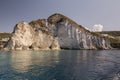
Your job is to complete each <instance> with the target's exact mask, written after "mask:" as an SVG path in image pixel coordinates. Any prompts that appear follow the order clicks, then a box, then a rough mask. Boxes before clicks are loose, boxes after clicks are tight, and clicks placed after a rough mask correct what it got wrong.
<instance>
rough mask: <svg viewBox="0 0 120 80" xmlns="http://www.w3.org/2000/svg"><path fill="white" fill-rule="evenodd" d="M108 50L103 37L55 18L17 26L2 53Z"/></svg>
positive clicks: (62, 18) (68, 21) (106, 40)
mask: <svg viewBox="0 0 120 80" xmlns="http://www.w3.org/2000/svg"><path fill="white" fill-rule="evenodd" d="M60 48H61V49H110V48H111V47H110V43H109V41H108V39H107V38H106V37H103V36H101V35H97V34H95V33H92V32H90V31H88V30H86V29H85V28H84V27H82V26H81V25H78V24H77V23H75V22H74V21H72V20H70V19H69V18H67V17H65V16H63V15H61V14H54V15H52V16H50V17H49V18H48V19H47V20H46V19H39V20H36V21H32V22H30V23H29V24H28V23H26V22H21V23H18V24H17V25H16V26H15V28H14V31H13V33H12V37H11V38H10V40H9V41H8V43H7V44H6V46H5V49H12V50H23V49H25V50H28V49H33V50H41V49H43V50H48V49H57V50H58V49H60Z"/></svg>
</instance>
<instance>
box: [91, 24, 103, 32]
mask: <svg viewBox="0 0 120 80" xmlns="http://www.w3.org/2000/svg"><path fill="white" fill-rule="evenodd" d="M102 30H103V25H101V24H95V25H94V26H93V31H95V32H101V31H102Z"/></svg>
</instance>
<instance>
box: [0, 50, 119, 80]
mask: <svg viewBox="0 0 120 80" xmlns="http://www.w3.org/2000/svg"><path fill="white" fill-rule="evenodd" d="M0 80H120V50H45V51H44V50H40V51H0Z"/></svg>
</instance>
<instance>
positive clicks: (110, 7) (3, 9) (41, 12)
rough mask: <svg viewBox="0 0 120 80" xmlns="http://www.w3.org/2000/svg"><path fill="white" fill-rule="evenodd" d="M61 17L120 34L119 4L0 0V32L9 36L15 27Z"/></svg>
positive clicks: (109, 1) (101, 0)
mask: <svg viewBox="0 0 120 80" xmlns="http://www.w3.org/2000/svg"><path fill="white" fill-rule="evenodd" d="M54 13H60V14H63V15H65V16H67V17H69V18H70V19H72V20H73V21H75V22H77V23H78V24H80V25H83V26H84V27H87V28H89V29H92V28H93V25H95V24H101V25H103V30H104V31H120V0H0V32H12V31H13V28H14V26H15V24H17V23H19V22H21V21H26V22H30V21H32V20H37V19H42V18H46V19H47V18H48V17H49V16H50V15H52V14H54Z"/></svg>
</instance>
